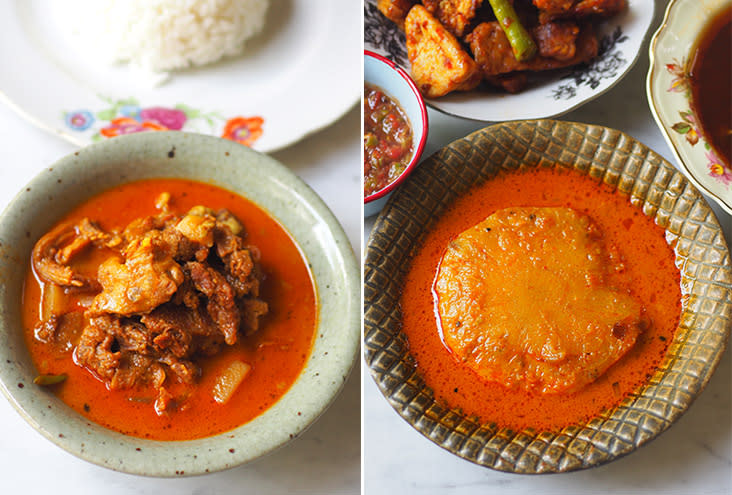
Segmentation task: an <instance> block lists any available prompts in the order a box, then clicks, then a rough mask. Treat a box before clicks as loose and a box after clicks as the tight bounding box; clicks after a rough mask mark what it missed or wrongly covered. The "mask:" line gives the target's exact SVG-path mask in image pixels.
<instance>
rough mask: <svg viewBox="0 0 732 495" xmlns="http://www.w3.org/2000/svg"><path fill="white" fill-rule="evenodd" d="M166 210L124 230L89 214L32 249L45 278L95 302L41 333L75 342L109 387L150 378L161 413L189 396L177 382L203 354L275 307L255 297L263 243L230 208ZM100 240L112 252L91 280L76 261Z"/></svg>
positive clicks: (189, 378) (59, 317)
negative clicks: (107, 227)
mask: <svg viewBox="0 0 732 495" xmlns="http://www.w3.org/2000/svg"><path fill="white" fill-rule="evenodd" d="M166 204H167V200H166ZM162 210H163V211H162V212H161V213H160V214H159V215H155V216H150V217H144V218H139V219H136V220H134V221H132V222H131V223H130V224H129V225H127V226H126V227H125V229H124V230H122V231H121V232H112V233H107V232H104V231H103V230H101V229H100V228H99V227H98V226H97V225H96V224H94V223H92V222H91V221H89V220H88V219H84V220H83V221H82V222H80V223H79V224H77V225H62V226H60V227H58V228H56V229H54V230H52V231H51V232H50V233H49V234H48V235H47V236H44V238H42V239H41V240H40V241H39V243H38V244H37V245H36V248H35V249H34V266H35V267H36V269H37V270H40V271H39V273H41V276H42V277H44V280H46V281H47V282H53V283H55V284H57V285H58V286H62V287H64V289H63V290H66V291H68V290H85V291H89V292H90V294H89V299H90V301H91V302H90V305H89V307H88V309H87V310H86V311H85V312H82V311H76V312H73V313H68V314H50V315H48V316H46V320H44V321H43V322H41V323H39V324H38V325H37V326H36V328H35V329H34V331H35V336H36V339H38V340H39V341H41V342H44V343H47V344H50V345H61V344H63V345H66V346H68V350H70V349H72V348H73V349H74V360H75V362H76V363H77V364H78V365H80V366H83V367H85V368H87V369H88V370H90V371H91V372H92V373H94V374H95V375H96V376H97V377H98V378H99V379H101V380H102V381H104V382H105V384H106V385H107V386H108V387H109V388H110V389H122V388H131V387H137V386H140V385H146V386H152V387H153V388H155V389H156V390H157V398H156V400H155V409H156V411H157V412H158V414H164V413H166V412H167V411H169V410H170V409H171V408H174V407H176V406H177V405H179V404H180V401H181V400H182V397H176V396H174V395H173V394H172V393H171V392H170V390H177V389H176V388H170V389H169V388H167V387H168V386H169V385H170V384H172V383H179V384H192V383H194V382H195V381H196V380H197V379H198V377H199V375H200V373H201V370H200V367H199V365H198V364H197V360H198V359H199V358H200V357H202V356H211V355H214V354H216V353H218V352H220V351H221V349H222V348H223V347H224V346H226V345H233V344H235V343H236V342H237V340H238V338H239V334H240V329H241V334H242V335H250V334H252V333H253V332H255V331H257V330H258V329H259V319H260V318H261V317H262V316H263V315H265V314H266V313H267V311H268V306H267V304H266V303H265V302H264V301H261V300H259V299H258V298H257V296H258V295H259V283H260V275H259V271H258V267H257V261H258V259H259V252H258V251H257V250H256V248H252V247H249V246H247V245H246V244H245V242H244V239H243V235H245V234H244V227H243V226H242V225H241V223H240V222H239V220H238V219H237V218H236V217H235V216H234V215H232V214H231V212H229V211H227V210H220V211H218V212H214V211H213V210H211V209H209V208H206V207H203V206H196V207H193V208H192V209H191V210H190V211H189V212H188V213H187V214H185V215H179V216H176V215H174V214H172V213H171V212H170V210H169V208H167V207H165V208H162ZM92 245H93V246H95V247H98V248H103V249H106V250H109V253H110V257H109V258H107V259H106V260H105V261H103V262H102V263H101V264H100V265H99V268H98V270H97V277H96V280H89V281H87V280H85V279H83V278H82V277H80V276H79V275H78V274H77V273H75V271H74V269H73V268H72V266H73V263H72V261H73V258H74V257H75V256H76V255H77V254H78V253H80V252H81V250H83V249H86V248H87V247H89V246H92ZM92 290H97V291H98V293H96V295H94V292H91V291H92ZM51 313H53V312H51ZM176 393H178V392H176Z"/></svg>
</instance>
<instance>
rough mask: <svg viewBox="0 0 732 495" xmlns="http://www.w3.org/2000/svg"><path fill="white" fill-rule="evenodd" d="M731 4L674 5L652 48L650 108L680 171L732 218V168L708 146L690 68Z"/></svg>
mask: <svg viewBox="0 0 732 495" xmlns="http://www.w3.org/2000/svg"><path fill="white" fill-rule="evenodd" d="M730 4H732V2H731V1H730V0H703V1H700V0H673V1H672V2H671V3H670V4H669V6H668V9H667V10H666V17H665V18H664V21H663V23H662V24H661V27H660V28H658V31H656V34H655V35H654V36H653V40H652V41H651V47H650V57H651V67H650V69H649V70H648V80H647V87H646V89H647V93H648V104H649V105H650V107H651V112H652V113H653V117H654V118H655V119H656V123H657V124H658V127H660V128H661V132H662V133H663V135H664V137H665V138H666V141H667V142H668V144H669V146H670V147H671V150H672V151H673V152H674V155H675V156H676V160H677V162H678V163H679V165H680V166H681V170H682V171H683V172H685V174H686V176H687V177H688V178H689V179H690V180H691V182H693V183H694V184H695V185H696V186H697V187H698V188H699V189H701V190H702V191H704V192H705V193H706V194H707V195H708V196H709V197H710V198H712V199H713V200H715V201H716V202H717V203H719V205H720V206H721V207H722V208H724V210H725V211H727V213H730V214H732V169H731V168H730V167H729V166H725V164H724V162H723V161H722V160H720V158H719V157H718V156H717V155H716V153H715V152H714V150H713V149H712V148H711V147H710V146H709V144H708V143H707V142H706V140H705V138H704V136H703V135H702V134H701V130H700V129H699V127H698V122H697V119H696V117H695V116H694V113H693V111H692V110H691V106H690V98H691V93H690V91H691V90H690V88H689V85H688V69H689V68H688V64H689V62H690V59H691V57H690V54H691V51H692V50H693V48H694V47H695V46H696V42H697V39H698V37H699V35H700V34H701V32H702V31H703V29H704V27H705V26H706V25H707V23H708V22H709V20H710V19H712V18H713V17H714V15H715V14H716V13H717V12H719V11H720V10H721V9H723V8H724V7H725V6H726V7H727V8H729V6H730Z"/></svg>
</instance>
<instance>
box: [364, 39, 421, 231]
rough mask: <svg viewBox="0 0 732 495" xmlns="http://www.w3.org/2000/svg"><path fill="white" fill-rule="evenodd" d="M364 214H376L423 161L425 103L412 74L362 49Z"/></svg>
mask: <svg viewBox="0 0 732 495" xmlns="http://www.w3.org/2000/svg"><path fill="white" fill-rule="evenodd" d="M363 116H364V117H363V118H364V128H363V129H364V130H363V132H364V134H363V151H364V156H363V178H364V191H363V196H364V215H365V216H367V217H368V216H371V215H375V214H376V213H378V212H379V211H380V210H381V208H382V207H383V206H384V204H385V203H386V200H387V199H388V198H389V196H390V195H391V192H392V191H394V189H396V188H397V187H399V184H401V183H402V182H403V181H404V180H405V179H406V178H407V176H408V175H409V174H410V173H411V171H412V170H413V169H414V167H415V166H416V165H417V163H418V162H419V159H420V156H421V155H422V150H423V149H424V145H425V142H426V141H427V129H428V122H427V120H428V119H427V108H426V107H425V103H424V99H423V98H422V95H421V94H420V92H419V90H418V89H417V86H416V85H415V84H414V81H412V78H411V77H409V75H408V74H407V73H406V72H405V71H404V70H403V69H401V68H400V67H398V66H397V65H396V64H395V63H394V62H392V61H391V60H389V59H387V58H385V57H382V56H381V55H379V54H377V53H373V52H370V51H368V50H364V95H363Z"/></svg>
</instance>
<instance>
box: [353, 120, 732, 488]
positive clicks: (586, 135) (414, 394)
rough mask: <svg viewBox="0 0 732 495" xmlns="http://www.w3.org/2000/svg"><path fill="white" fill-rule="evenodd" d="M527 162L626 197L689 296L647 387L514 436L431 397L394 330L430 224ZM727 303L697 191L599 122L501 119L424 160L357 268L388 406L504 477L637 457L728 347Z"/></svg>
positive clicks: (370, 356)
mask: <svg viewBox="0 0 732 495" xmlns="http://www.w3.org/2000/svg"><path fill="white" fill-rule="evenodd" d="M526 167H567V168H573V169H576V170H578V171H580V172H582V173H585V174H587V175H589V176H590V177H592V178H593V179H594V180H597V181H602V182H604V183H605V184H607V185H609V186H610V187H612V188H616V189H618V190H619V191H620V192H621V193H622V194H624V195H627V196H628V201H630V202H631V203H633V204H634V205H637V206H639V207H640V208H642V211H643V212H644V213H645V214H646V215H648V216H650V217H652V218H653V219H654V220H655V222H656V223H658V224H659V225H661V226H662V227H663V228H664V229H665V230H666V239H667V240H668V241H669V242H672V243H674V245H675V253H676V266H678V267H679V269H680V270H681V283H682V284H683V289H684V293H685V294H686V295H685V296H684V298H683V301H682V314H681V318H680V324H679V327H678V329H677V330H676V333H675V336H674V340H673V342H672V343H671V344H670V346H669V349H668V352H667V355H666V356H665V358H664V360H663V362H662V364H661V366H660V367H659V368H658V370H657V371H656V372H655V373H654V374H653V375H652V376H651V377H650V379H649V380H648V382H647V383H646V384H645V385H643V386H642V387H640V388H639V389H638V390H636V391H634V392H633V393H632V394H631V395H630V396H629V397H627V398H625V399H624V400H623V401H622V402H620V403H619V404H618V405H617V406H615V407H613V408H612V409H610V410H607V411H604V412H602V413H601V414H599V415H598V416H597V417H594V418H591V419H590V420H588V421H587V422H586V423H584V424H570V425H567V426H565V427H564V428H562V429H561V430H558V431H535V430H532V429H525V430H522V431H513V430H511V429H508V428H505V427H501V425H496V424H495V423H492V422H486V423H483V422H481V421H480V420H479V419H478V418H476V417H471V416H466V415H464V414H463V413H462V412H461V411H459V410H457V409H450V408H449V407H446V406H445V405H444V404H442V403H440V402H437V401H436V400H435V398H434V394H433V392H432V390H430V388H429V387H428V386H427V385H426V384H425V383H424V381H423V379H422V378H421V376H420V373H419V368H417V367H415V363H414V360H413V358H412V357H411V356H410V353H409V347H408V345H407V341H406V338H405V336H404V334H403V333H402V332H401V331H400V326H401V315H400V310H399V298H400V294H401V288H402V282H403V280H404V277H405V274H406V272H407V268H408V266H409V264H410V260H411V258H412V256H414V253H415V251H416V250H417V248H418V246H419V245H420V244H421V242H422V240H423V239H424V238H425V236H426V235H427V233H428V232H429V231H430V228H431V227H432V226H433V225H434V224H435V223H436V221H437V220H438V219H439V218H440V216H441V215H442V214H443V212H445V210H446V209H447V208H448V207H449V206H450V204H451V203H452V202H453V201H454V200H455V199H456V198H458V197H459V196H461V195H462V194H463V193H465V192H466V191H467V190H468V189H470V188H471V187H472V186H473V185H475V184H479V183H482V182H484V181H488V180H491V177H493V176H494V175H495V173H496V172H498V171H500V170H515V169H519V168H526ZM731 298H732V266H731V263H730V253H729V249H728V247H727V245H726V244H725V240H724V236H723V235H722V232H721V229H720V226H719V223H718V222H717V219H716V218H715V216H714V214H713V213H712V211H711V209H710V208H709V206H708V205H707V203H706V202H705V201H704V199H703V198H702V196H701V195H700V194H699V192H698V191H697V190H696V188H694V186H692V185H691V184H690V183H689V181H687V180H686V179H685V178H684V176H683V175H682V174H681V173H680V172H678V171H677V170H676V169H674V168H673V167H672V166H671V165H669V164H668V163H667V162H666V161H664V160H663V158H661V157H660V156H659V155H657V154H656V153H654V152H653V151H651V150H650V149H648V148H646V147H645V146H644V145H642V144H641V143H639V142H637V141H635V140H633V139H632V138H630V137H629V136H627V135H625V134H623V133H621V132H619V131H616V130H612V129H608V128H605V127H600V126H591V125H584V124H574V123H567V122H558V121H551V120H539V121H527V122H513V123H505V124H498V125H494V126H491V127H487V128H485V129H483V130H480V131H477V132H475V133H473V134H471V135H469V136H467V137H465V138H463V139H460V140H458V141H455V142H453V143H452V144H450V145H449V146H447V147H445V148H443V149H442V150H441V151H439V152H437V153H436V154H434V155H432V156H431V157H429V158H427V159H426V160H425V161H423V162H422V164H421V165H420V167H419V168H418V169H417V170H416V171H415V173H414V174H412V176H411V177H410V178H409V180H408V181H407V182H406V183H405V184H404V185H403V186H402V187H401V188H400V189H399V190H398V191H397V192H396V193H395V194H394V196H393V197H392V198H391V200H390V201H389V202H388V203H387V205H386V207H385V208H384V210H382V212H381V215H380V216H379V218H378V219H377V221H376V224H375V225H374V228H373V231H372V233H371V237H370V239H369V244H368V247H367V250H366V261H365V266H364V332H365V333H364V338H365V354H366V362H367V364H368V366H369V368H370V370H371V374H372V376H373V378H374V380H375V381H376V383H377V385H378V387H379V389H380V390H381V392H382V393H383V394H384V396H385V397H386V399H387V400H388V401H389V403H390V404H391V405H392V407H394V409H395V410H396V411H397V412H398V413H399V414H400V415H401V416H402V417H403V418H404V419H405V420H406V421H408V422H409V423H410V424H411V425H412V426H413V427H414V428H415V429H417V430H418V431H419V432H420V433H422V434H423V435H424V436H426V437H427V438H429V439H430V440H432V441H433V442H435V443H436V444H438V445H440V446H441V447H443V448H445V449H447V450H449V451H450V452H452V453H454V454H456V455H458V456H460V457H463V458H465V459H467V460H470V461H472V462H474V463H476V464H480V465H482V466H487V467H491V468H494V469H498V470H501V471H509V472H515V473H549V472H562V471H572V470H576V469H583V468H588V467H591V466H597V465H599V464H602V463H605V462H608V461H611V460H612V459H615V458H617V457H620V456H623V455H626V454H628V453H630V452H632V451H633V450H635V449H636V448H638V447H639V446H641V445H643V444H645V443H646V442H648V441H649V440H651V439H652V438H654V437H655V436H657V435H658V434H660V433H661V432H662V431H664V430H666V429H667V428H668V427H669V426H671V425H672V424H673V422H674V421H676V420H677V419H678V418H679V416H681V415H682V414H683V413H684V411H686V410H687V408H688V407H689V406H690V404H691V403H692V402H693V401H694V399H695V398H696V396H697V395H698V394H699V393H700V392H701V391H702V389H703V388H704V387H705V385H706V384H707V382H708V380H709V378H710V377H711V375H712V372H713V371H714V369H715V367H716V366H717V363H718V362H719V360H720V358H721V356H722V353H723V352H724V349H725V346H726V343H727V340H728V338H729V332H730V328H731V327H732V305H730V303H729V301H730V299H731ZM385 448H388V446H385Z"/></svg>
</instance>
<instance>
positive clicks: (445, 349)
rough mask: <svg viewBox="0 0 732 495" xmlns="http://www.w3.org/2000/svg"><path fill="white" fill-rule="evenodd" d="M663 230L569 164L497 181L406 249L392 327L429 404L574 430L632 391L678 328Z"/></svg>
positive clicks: (677, 296)
mask: <svg viewBox="0 0 732 495" xmlns="http://www.w3.org/2000/svg"><path fill="white" fill-rule="evenodd" d="M674 260H675V256H674V251H673V248H672V247H671V246H669V245H668V244H667V242H666V240H665V236H664V230H663V229H662V228H661V227H659V226H658V225H656V224H655V223H654V222H653V219H651V218H649V217H647V216H645V215H644V214H643V212H642V211H641V210H640V209H639V208H637V207H636V206H633V205H632V204H631V203H630V202H629V201H628V199H627V197H625V196H623V195H621V194H619V193H618V192H616V191H613V190H611V189H610V188H609V187H608V186H606V185H603V184H599V183H597V182H596V181H595V180H593V179H591V178H590V177H588V176H586V175H584V174H580V173H578V172H576V171H572V170H563V169H548V168H536V169H531V170H526V171H521V172H512V173H500V174H498V175H497V176H496V177H494V178H493V179H491V180H489V181H487V182H486V183H484V184H482V185H480V186H477V187H476V188H474V189H473V190H471V191H470V192H469V193H468V194H467V195H465V196H463V197H461V198H459V199H458V200H457V201H456V202H455V203H454V204H453V205H451V206H450V208H449V209H448V210H447V211H446V212H445V214H443V216H442V217H441V218H440V219H439V220H438V221H437V223H436V225H435V226H434V227H433V228H432V229H431V231H430V233H429V234H428V236H427V237H426V239H425V241H424V243H423V244H422V246H421V247H420V249H419V250H418V252H417V253H416V255H415V257H414V258H413V260H412V263H411V265H410V267H409V271H408V273H407V276H406V278H405V282H404V289H403V293H402V297H401V309H402V315H403V316H402V322H403V327H402V331H403V332H404V334H405V335H406V337H407V341H408V345H409V350H410V354H411V355H412V356H413V357H414V359H415V361H416V366H417V368H418V370H419V371H420V373H421V375H422V377H423V378H424V380H425V382H426V383H427V385H428V386H430V387H431V388H432V389H433V390H434V392H435V396H436V398H437V399H438V400H439V401H441V402H443V403H445V404H447V405H448V406H449V407H453V408H459V409H461V410H462V411H463V412H464V413H465V414H466V415H477V416H478V417H479V418H480V419H481V420H482V421H484V422H491V423H496V424H498V425H499V426H502V427H509V428H512V429H522V428H527V427H529V428H534V429H536V430H551V429H558V428H562V427H564V426H567V425H569V424H572V423H578V422H584V421H586V420H588V419H589V418H591V417H594V416H596V415H597V414H599V413H601V412H602V411H604V410H606V409H608V408H611V407H613V406H614V405H616V404H618V403H619V402H620V401H621V400H622V399H623V398H624V397H626V396H627V395H628V394H630V393H631V392H633V391H634V390H636V389H637V388H638V387H640V386H641V385H642V384H644V383H645V382H646V381H647V380H648V379H649V377H650V376H651V375H652V374H653V373H654V371H655V370H656V369H657V367H658V365H659V364H660V362H661V360H662V359H663V357H664V355H665V352H666V349H667V347H668V345H669V343H670V342H671V340H672V339H673V335H674V332H675V329H676V328H677V326H678V322H679V317H680V310H681V290H680V276H679V271H678V270H677V268H676V266H675V264H674Z"/></svg>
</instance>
